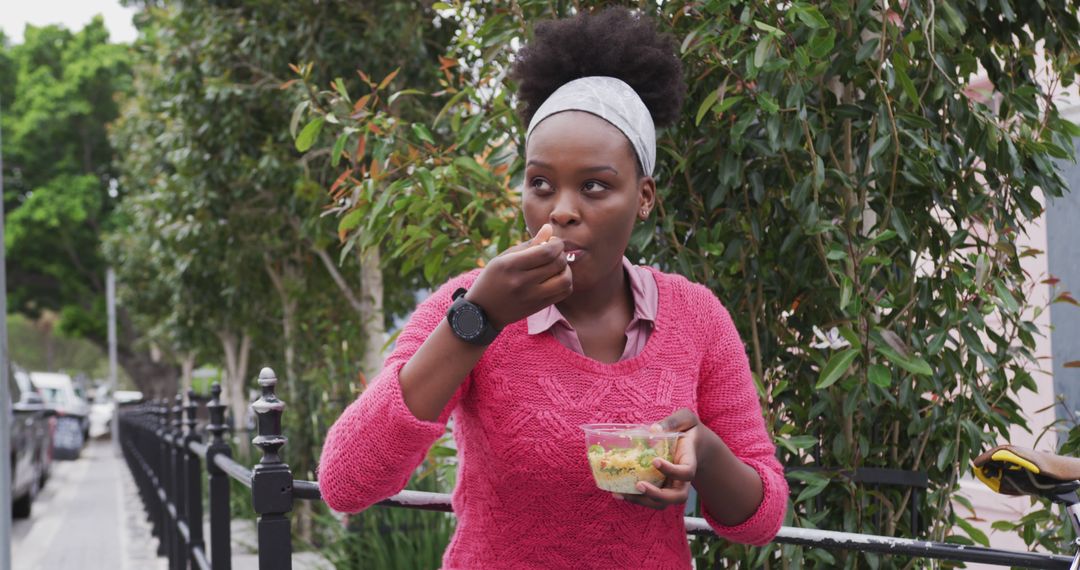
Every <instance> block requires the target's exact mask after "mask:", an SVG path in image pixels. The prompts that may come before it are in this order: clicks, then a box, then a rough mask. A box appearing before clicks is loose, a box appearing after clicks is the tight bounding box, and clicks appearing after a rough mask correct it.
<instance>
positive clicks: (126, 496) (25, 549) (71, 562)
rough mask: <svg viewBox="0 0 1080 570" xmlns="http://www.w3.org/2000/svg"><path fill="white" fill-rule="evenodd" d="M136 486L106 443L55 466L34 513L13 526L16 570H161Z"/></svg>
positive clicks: (97, 442)
mask: <svg viewBox="0 0 1080 570" xmlns="http://www.w3.org/2000/svg"><path fill="white" fill-rule="evenodd" d="M156 545H157V542H156V541H155V540H153V538H152V537H151V535H150V526H149V524H148V523H147V522H146V517H145V515H143V514H142V507H141V503H140V502H139V498H138V493H137V492H136V491H135V483H134V482H133V481H132V479H131V475H130V474H129V473H128V471H127V468H126V466H125V465H124V463H123V461H122V460H121V459H120V458H119V457H116V456H115V455H114V451H113V448H112V444H111V443H110V442H109V441H107V440H106V441H101V440H95V441H91V442H90V443H89V444H88V445H87V446H86V448H85V449H83V452H82V457H80V458H79V459H78V460H75V461H56V462H54V463H53V468H52V477H51V478H50V479H49V482H48V483H47V484H46V485H45V488H44V489H43V490H42V492H41V493H40V494H39V495H38V496H37V498H36V500H35V501H34V505H33V513H32V514H31V517H30V518H29V519H27V520H17V521H15V523H14V525H13V527H12V544H11V557H12V564H13V566H14V568H15V569H16V570H24V569H25V570H52V569H57V570H59V569H65V570H66V569H70V568H117V569H120V570H142V569H146V570H157V569H159V568H160V569H164V568H166V565H165V564H164V561H163V560H160V559H158V558H157V553H156Z"/></svg>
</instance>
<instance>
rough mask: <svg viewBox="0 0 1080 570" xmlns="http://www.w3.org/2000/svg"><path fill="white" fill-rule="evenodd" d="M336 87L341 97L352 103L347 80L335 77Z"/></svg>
mask: <svg viewBox="0 0 1080 570" xmlns="http://www.w3.org/2000/svg"><path fill="white" fill-rule="evenodd" d="M334 89H335V90H336V91H337V92H338V95H341V98H342V99H344V100H345V101H346V102H349V103H351V102H352V101H350V100H349V90H348V89H346V88H345V82H344V81H343V80H342V79H341V78H340V77H335V78H334Z"/></svg>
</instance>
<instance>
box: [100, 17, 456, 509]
mask: <svg viewBox="0 0 1080 570" xmlns="http://www.w3.org/2000/svg"><path fill="white" fill-rule="evenodd" d="M138 21H139V22H140V39H139V40H138V42H137V43H136V45H135V49H136V52H137V57H136V59H135V62H134V68H135V74H134V75H135V79H134V93H133V95H132V97H130V98H129V99H128V101H127V102H126V104H125V107H124V111H123V116H122V118H121V119H120V120H119V121H118V122H117V124H116V126H115V129H114V136H113V141H114V144H115V145H116V147H117V149H118V154H119V156H120V162H119V168H120V171H121V173H122V181H123V185H124V186H125V187H127V188H130V189H131V190H130V191H129V192H128V194H127V195H126V197H125V198H124V200H123V203H122V205H121V207H120V213H119V218H120V220H122V223H118V224H117V225H116V229H115V231H114V232H112V234H111V235H110V237H109V239H108V244H107V250H108V256H109V258H110V259H111V260H113V261H114V262H115V263H116V265H117V267H118V271H119V274H120V282H121V283H123V284H124V287H123V291H122V294H123V299H124V301H125V303H127V304H128V305H129V306H131V307H133V312H134V313H135V314H136V317H137V319H138V320H139V322H140V324H141V325H142V326H143V327H144V328H145V330H147V331H148V332H149V334H150V335H151V336H152V337H153V338H154V339H155V340H156V341H157V342H158V343H159V344H160V345H161V346H164V347H167V348H168V349H169V350H170V351H171V352H172V353H173V354H174V355H175V356H176V357H178V358H194V359H195V360H197V361H198V362H204V363H213V364H218V365H221V366H222V368H223V369H224V371H225V374H224V379H225V384H226V397H227V400H228V402H229V404H230V406H231V407H232V410H233V416H234V417H236V418H237V419H241V418H243V417H244V415H245V414H246V409H247V406H248V403H249V398H248V394H247V392H246V391H247V390H248V389H249V388H251V387H253V386H254V382H253V381H252V380H253V378H252V376H253V374H252V373H251V372H253V371H254V370H258V368H259V367H260V366H261V365H262V363H269V364H271V365H272V366H273V367H274V368H275V369H276V371H277V372H278V374H279V378H281V379H282V384H281V390H282V394H281V395H282V398H283V399H284V400H285V401H286V402H287V404H288V405H289V413H288V414H287V415H286V419H287V422H288V424H287V430H288V433H289V438H290V444H289V449H293V450H295V451H294V452H291V453H290V452H288V451H287V453H288V459H289V462H290V465H291V466H292V468H293V469H294V472H296V473H297V474H298V476H300V477H305V478H309V479H314V477H315V475H314V469H315V460H316V458H317V456H318V446H319V445H320V444H321V441H322V437H323V435H324V434H325V432H326V430H327V429H328V427H329V421H331V420H332V419H333V418H334V417H336V415H337V414H338V413H340V410H341V409H342V408H344V406H345V405H347V403H348V402H350V401H351V400H352V399H353V398H354V397H355V393H356V391H358V390H359V387H360V386H362V384H363V380H364V378H365V377H366V376H367V375H370V374H371V373H373V372H374V371H376V370H377V369H378V366H379V365H381V358H380V351H381V350H382V348H383V345H384V344H385V323H386V320H387V316H386V315H385V314H384V312H383V308H382V306H383V300H382V296H383V294H382V291H383V285H382V283H383V271H382V268H381V266H380V265H379V264H378V257H377V256H378V254H377V252H375V251H370V250H369V251H365V252H364V255H363V256H361V255H360V250H356V249H344V250H343V249H341V248H340V246H339V244H338V239H337V232H336V223H335V221H334V220H333V219H332V218H329V217H322V216H320V213H321V211H322V206H323V205H324V202H325V194H324V193H323V187H324V186H325V185H328V184H329V183H330V181H331V180H329V179H326V177H327V176H329V175H331V174H332V175H333V176H336V173H333V172H332V171H331V170H329V169H328V168H324V167H323V165H322V163H321V162H319V161H311V160H308V159H306V158H304V157H302V156H301V155H300V154H299V153H298V152H297V151H296V149H295V148H294V145H293V143H292V140H291V137H290V134H289V128H288V125H289V122H290V118H291V115H292V113H293V108H294V106H295V104H296V103H297V102H299V101H301V100H302V99H304V98H306V96H307V94H306V91H305V90H304V89H303V86H302V85H300V84H298V83H297V82H294V81H289V78H290V77H291V75H292V72H291V71H290V68H289V66H290V65H291V64H294V63H295V62H299V61H309V60H310V61H318V62H325V63H326V69H341V68H345V69H351V68H353V67H354V66H355V65H357V64H358V63H359V62H363V63H364V64H365V66H370V67H369V69H376V70H378V71H379V72H380V73H383V74H385V73H389V72H390V71H391V70H393V69H394V68H395V67H397V66H399V65H401V64H402V62H403V61H419V62H420V63H418V64H416V65H412V66H411V67H412V69H413V70H418V71H409V70H405V71H402V72H401V73H400V75H401V78H402V80H408V81H410V82H413V83H416V84H426V83H433V82H434V81H433V79H432V77H434V76H435V75H436V74H435V72H432V71H431V70H430V69H429V68H428V66H427V65H425V64H426V63H427V62H426V61H425V60H432V61H434V60H435V58H436V55H435V54H436V53H438V52H439V51H440V50H441V49H442V45H443V44H444V43H445V40H442V41H440V40H438V38H439V37H440V36H446V37H448V29H446V28H442V29H438V28H436V27H435V26H434V25H433V23H432V17H431V12H430V11H427V12H425V11H422V10H421V11H418V10H417V9H416V7H415V6H414V5H413V4H410V3H392V4H388V3H381V2H360V3H319V4H304V3H291V4H283V3H281V2H273V1H254V2H244V3H222V2H166V3H149V2H148V3H146V4H145V5H144V6H143V7H142V9H141V11H140V14H139V16H138ZM433 45H434V46H435V48H436V49H435V50H432V46H433ZM325 73H327V76H326V77H319V78H317V79H316V80H317V81H318V82H319V83H321V84H325V85H328V84H330V80H331V79H332V76H330V75H329V72H325ZM345 81H347V82H350V83H354V84H359V83H360V81H361V80H360V78H359V76H357V75H355V74H350V77H349V78H347V79H345V80H343V82H345ZM390 278H391V282H392V283H393V282H394V281H393V279H394V278H393V274H392V273H391V277H390ZM391 290H392V291H397V293H396V294H392V295H391V298H392V299H394V298H404V297H405V296H406V295H411V292H410V291H409V290H408V289H406V288H393V289H391ZM392 302H393V301H392ZM398 304H403V303H398ZM249 363H250V365H249ZM240 427H243V426H242V424H241V426H240ZM237 441H239V442H241V443H243V439H242V438H238V440H237ZM302 508H306V507H302ZM304 518H306V517H304Z"/></svg>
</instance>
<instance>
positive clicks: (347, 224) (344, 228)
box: [338, 210, 364, 234]
mask: <svg viewBox="0 0 1080 570" xmlns="http://www.w3.org/2000/svg"><path fill="white" fill-rule="evenodd" d="M362 219H364V212H363V211H361V210H352V211H351V212H349V213H348V214H345V216H343V217H342V218H341V221H339V222H338V234H344V233H346V232H348V231H349V230H352V229H354V228H356V227H357V226H359V225H360V220H362Z"/></svg>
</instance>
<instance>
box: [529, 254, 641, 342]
mask: <svg viewBox="0 0 1080 570" xmlns="http://www.w3.org/2000/svg"><path fill="white" fill-rule="evenodd" d="M622 266H623V271H624V273H625V274H626V277H627V280H628V281H629V282H630V294H631V296H632V297H633V299H634V317H633V318H632V319H630V320H631V323H633V322H634V321H635V320H637V321H649V322H655V321H656V306H657V302H658V298H659V293H658V291H657V289H656V284H655V278H653V276H652V275H643V273H645V272H647V271H648V269H645V268H644V267H638V266H637V265H634V264H633V263H630V260H629V259H627V258H626V256H623V258H622ZM646 279H653V280H654V282H653V285H652V287H649V286H648V284H647V283H646V281H645V280H646ZM525 322H526V324H527V325H528V328H529V334H531V335H535V334H540V333H542V332H546V331H548V330H549V329H551V327H554V326H555V325H562V326H564V327H566V328H568V329H570V330H573V329H574V327H572V326H570V321H567V320H566V317H564V316H563V314H562V312H560V311H559V308H558V307H556V306H555V305H548V306H547V307H544V308H543V309H540V310H539V311H537V312H535V313H533V314H531V315H529V316H528V317H527V318H526V320H525Z"/></svg>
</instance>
